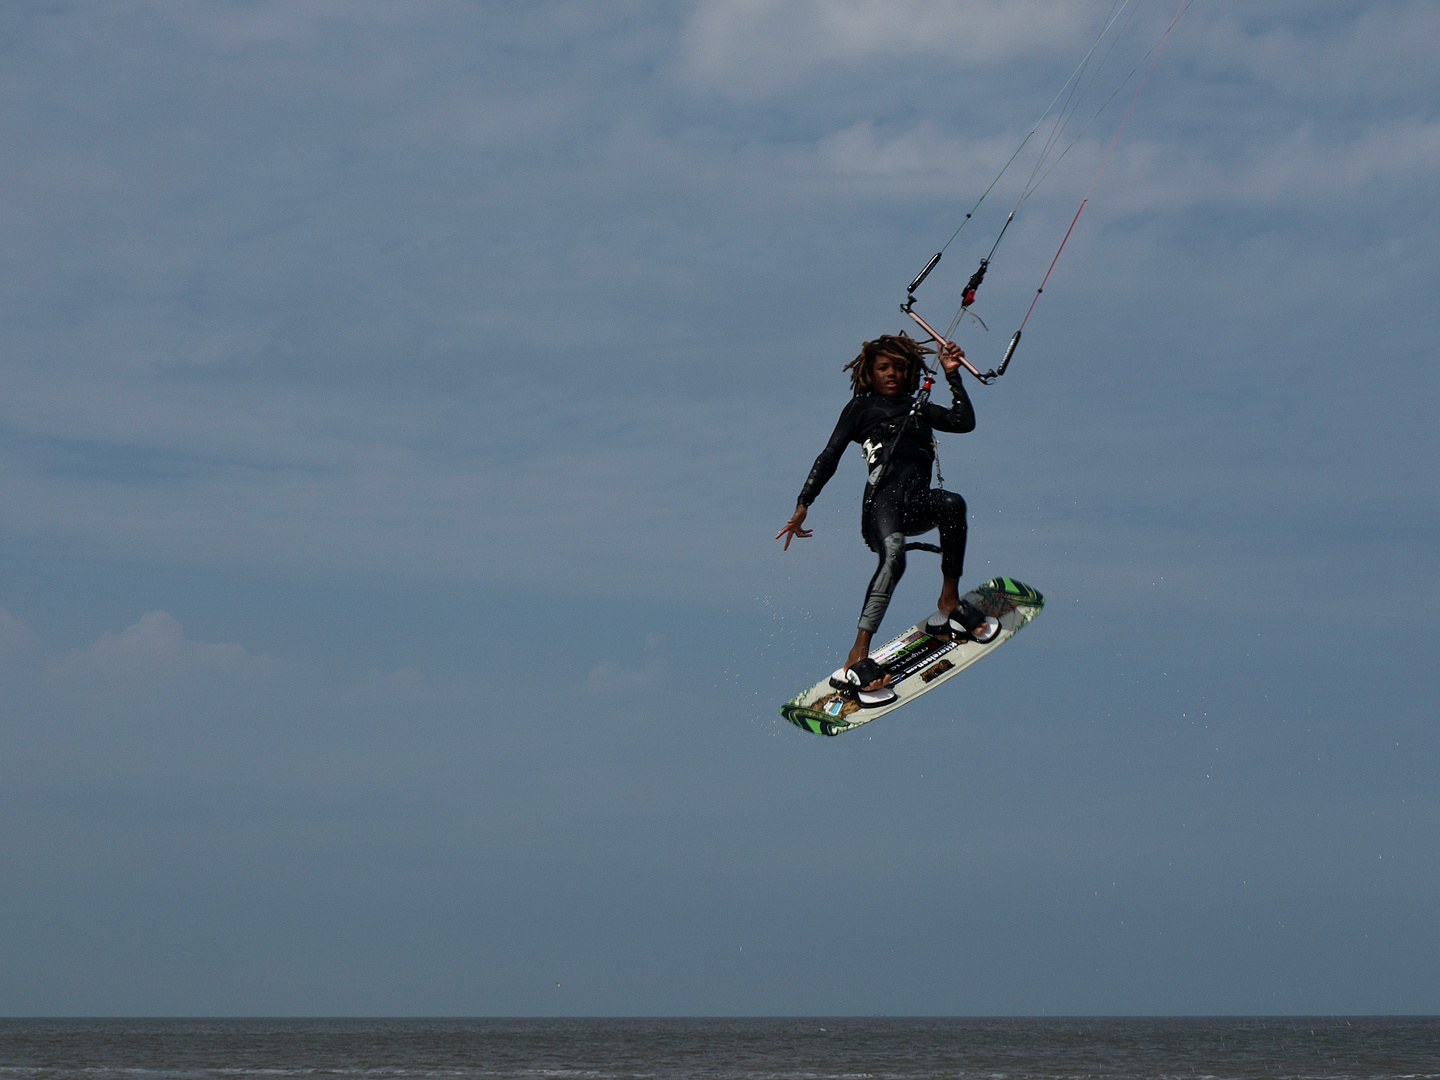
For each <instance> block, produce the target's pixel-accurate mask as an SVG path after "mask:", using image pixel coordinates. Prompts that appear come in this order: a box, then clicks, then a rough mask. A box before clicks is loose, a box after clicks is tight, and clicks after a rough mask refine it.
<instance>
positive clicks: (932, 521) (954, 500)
mask: <svg viewBox="0 0 1440 1080" xmlns="http://www.w3.org/2000/svg"><path fill="white" fill-rule="evenodd" d="M937 527H938V528H939V530H940V552H941V554H940V572H941V573H942V574H944V575H945V576H946V577H947V578H949V577H953V578H958V577H959V576H960V575H961V574H963V573H964V572H965V540H966V536H967V534H968V532H969V529H968V527H967V525H966V523H965V500H964V499H963V498H961V497H960V496H959V495H957V494H956V493H955V492H953V491H944V490H938V491H937V490H936V489H935V488H925V489H922V490H920V491H916V492H913V493H912V494H911V496H910V498H909V499H908V500H907V501H906V507H905V532H906V534H907V535H909V536H916V535H918V534H920V533H922V532H927V531H928V530H930V529H934V528H937Z"/></svg>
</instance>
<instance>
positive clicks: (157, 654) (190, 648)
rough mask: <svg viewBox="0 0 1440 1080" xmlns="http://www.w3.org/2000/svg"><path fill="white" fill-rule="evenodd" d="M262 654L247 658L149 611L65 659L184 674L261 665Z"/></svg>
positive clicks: (104, 670)
mask: <svg viewBox="0 0 1440 1080" xmlns="http://www.w3.org/2000/svg"><path fill="white" fill-rule="evenodd" d="M267 662H268V658H267V657H252V656H251V655H250V654H249V653H248V652H246V650H245V648H244V646H242V645H237V644H234V643H233V642H232V643H224V644H211V643H210V642H206V641H196V640H194V639H193V638H187V637H186V636H185V628H184V627H183V626H181V625H180V622H179V621H178V620H177V619H176V618H175V617H174V616H173V615H171V614H169V613H168V612H165V611H149V612H146V613H145V614H144V615H142V616H141V617H140V619H139V621H137V622H135V623H133V624H132V625H130V626H127V627H126V628H125V629H124V630H122V631H120V633H118V634H116V633H113V632H110V631H107V632H106V633H104V634H102V635H101V637H100V639H99V640H98V641H96V642H95V643H94V644H93V645H91V646H90V647H89V648H88V649H85V650H83V651H82V652H79V653H75V654H72V655H71V656H70V657H69V658H68V659H67V662H66V664H65V666H66V667H67V668H69V669H70V670H89V671H91V672H94V673H98V674H101V675H104V676H110V677H120V678H134V677H149V676H154V675H171V676H174V675H183V674H190V673H220V674H236V673H240V672H244V671H247V670H253V669H254V668H255V667H256V666H257V665H258V666H264V665H265V664H266V663H267Z"/></svg>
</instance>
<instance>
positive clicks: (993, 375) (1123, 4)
mask: <svg viewBox="0 0 1440 1080" xmlns="http://www.w3.org/2000/svg"><path fill="white" fill-rule="evenodd" d="M1193 2H1194V0H1180V6H1179V7H1178V8H1177V9H1176V10H1175V15H1174V17H1172V18H1171V20H1170V22H1169V24H1168V25H1167V26H1166V27H1165V31H1164V33H1162V34H1161V35H1160V37H1159V39H1158V40H1157V41H1156V42H1155V44H1153V45H1151V46H1150V48H1149V49H1147V50H1146V51H1145V53H1144V55H1142V56H1141V57H1140V60H1139V62H1138V63H1137V64H1136V65H1135V66H1134V67H1133V68H1132V69H1131V70H1130V72H1129V74H1127V75H1126V76H1125V78H1124V79H1122V80H1121V81H1120V84H1119V85H1118V86H1117V87H1116V88H1115V90H1114V91H1113V92H1112V93H1111V94H1110V96H1109V97H1107V98H1106V99H1105V101H1104V103H1103V104H1101V106H1100V108H1099V109H1098V110H1096V112H1095V114H1094V116H1092V117H1091V118H1090V119H1089V120H1088V121H1087V122H1086V124H1085V126H1084V127H1083V128H1081V129H1080V131H1079V132H1078V133H1077V134H1076V135H1075V136H1074V137H1073V138H1072V139H1071V140H1070V142H1069V143H1068V144H1067V145H1066V147H1065V149H1064V150H1062V151H1060V153H1059V155H1058V156H1056V157H1055V159H1054V160H1053V161H1051V162H1050V164H1049V167H1048V168H1046V169H1045V170H1044V172H1043V173H1042V172H1041V167H1042V166H1043V165H1044V164H1045V163H1046V161H1047V160H1048V159H1049V156H1050V152H1051V151H1052V150H1053V149H1054V147H1055V144H1056V142H1057V141H1058V140H1059V137H1060V134H1061V132H1062V131H1063V130H1064V128H1065V126H1066V125H1067V124H1068V123H1069V121H1070V119H1071V118H1072V117H1073V115H1074V112H1075V111H1076V110H1078V108H1079V105H1080V103H1081V101H1083V100H1084V97H1085V94H1086V93H1087V92H1088V89H1089V87H1088V86H1087V87H1086V89H1085V90H1080V83H1081V81H1082V80H1083V75H1084V72H1085V69H1086V67H1087V66H1088V65H1089V63H1090V60H1091V57H1092V56H1093V55H1094V53H1095V50H1096V49H1097V48H1099V46H1100V43H1101V42H1102V41H1103V40H1104V39H1105V36H1106V35H1107V34H1108V33H1109V32H1110V29H1111V27H1113V26H1114V25H1115V22H1116V20H1118V19H1119V18H1120V15H1121V14H1122V13H1123V12H1124V11H1125V9H1126V8H1127V7H1129V6H1130V4H1131V0H1120V2H1119V3H1118V6H1116V7H1114V8H1112V11H1111V14H1110V16H1109V18H1108V19H1107V20H1106V22H1105V25H1104V26H1103V27H1102V28H1101V30H1100V33H1099V35H1098V36H1097V37H1096V38H1095V41H1094V43H1092V44H1091V46H1090V48H1089V49H1088V50H1087V51H1086V53H1085V55H1084V57H1082V58H1081V60H1080V63H1079V64H1078V65H1076V67H1075V70H1074V71H1072V72H1071V73H1070V76H1069V78H1067V79H1066V80H1065V82H1064V84H1063V85H1062V86H1061V87H1060V90H1059V92H1057V93H1056V95H1055V97H1054V98H1053V99H1051V101H1050V104H1049V105H1047V106H1046V107H1045V111H1044V112H1043V113H1041V114H1040V118H1039V119H1038V120H1036V121H1035V123H1034V124H1033V125H1031V127H1030V130H1029V131H1028V132H1027V133H1026V134H1025V137H1024V138H1023V139H1021V140H1020V145H1019V146H1017V147H1016V148H1015V152H1014V153H1012V154H1011V155H1010V157H1009V158H1008V159H1007V160H1006V162H1005V164H1004V165H1002V166H1001V167H1000V171H999V172H998V173H996V174H995V178H994V179H993V180H991V181H990V183H989V185H988V186H987V187H986V188H985V190H984V191H982V192H981V193H980V197H979V198H978V199H976V200H975V205H974V206H972V207H971V208H970V210H969V212H968V213H966V215H965V217H964V218H963V219H961V222H960V224H959V226H957V227H956V229H955V231H954V232H953V233H951V234H950V238H949V239H948V240H946V241H945V243H944V244H943V245H942V246H941V248H940V250H939V251H937V252H936V253H935V254H934V255H932V256H931V257H930V261H929V262H927V263H926V264H925V266H924V268H923V269H922V270H921V271H920V273H918V274H916V275H915V277H914V279H913V280H912V281H911V282H910V285H909V286H908V287H907V288H906V290H905V302H904V303H903V304H901V305H900V310H901V311H902V312H904V313H905V314H906V315H908V316H909V317H910V318H911V319H913V320H914V321H915V323H916V324H917V325H919V327H920V328H921V329H922V330H924V331H925V332H926V333H927V334H929V335H930V338H931V340H933V341H934V342H935V343H936V344H937V346H943V345H946V344H949V338H950V336H951V335H952V334H953V333H954V332H955V327H956V326H957V325H958V324H959V322H960V320H961V318H963V317H964V315H965V314H966V313H967V312H969V308H970V305H971V304H972V303H973V302H974V300H975V294H976V291H977V290H978V289H979V288H980V285H981V283H982V282H983V281H984V280H985V271H986V270H987V269H988V268H989V266H990V260H991V259H992V258H994V256H995V252H996V250H997V249H998V248H999V247H1000V241H1001V240H1002V239H1004V237H1005V232H1006V230H1007V229H1009V228H1010V223H1011V222H1012V221H1014V220H1015V214H1016V211H1018V210H1019V209H1020V206H1021V204H1022V203H1024V202H1025V200H1026V199H1028V198H1029V197H1030V196H1031V195H1032V194H1034V192H1035V189H1036V188H1037V187H1039V186H1040V184H1041V183H1043V182H1044V180H1045V178H1046V177H1048V176H1049V175H1050V173H1051V172H1052V171H1053V170H1054V168H1055V166H1056V165H1058V164H1059V163H1060V159H1061V158H1063V157H1064V156H1065V155H1066V154H1067V153H1069V152H1070V149H1071V147H1073V146H1074V145H1075V144H1076V143H1077V142H1078V141H1079V140H1080V139H1081V137H1083V136H1084V134H1085V132H1086V131H1088V130H1089V129H1090V126H1091V125H1092V124H1093V123H1094V122H1095V120H1096V119H1098V118H1099V116H1100V114H1101V113H1103V112H1104V111H1105V109H1106V108H1107V107H1108V106H1109V105H1110V103H1111V102H1112V101H1113V100H1114V99H1115V97H1116V96H1117V95H1118V94H1119V93H1120V91H1121V90H1122V89H1124V87H1125V84H1126V83H1128V82H1129V81H1130V80H1131V79H1132V78H1133V77H1134V75H1135V73H1136V72H1137V71H1139V70H1140V67H1141V66H1142V65H1144V63H1145V60H1146V59H1147V58H1148V59H1149V60H1150V64H1149V66H1148V67H1146V68H1145V74H1144V76H1143V77H1142V78H1141V79H1140V84H1139V85H1138V86H1137V87H1136V88H1135V93H1134V95H1133V96H1132V97H1131V99H1130V105H1129V107H1127V108H1126V110H1125V115H1124V116H1123V117H1122V118H1121V120H1120V124H1119V126H1118V127H1116V129H1115V134H1114V135H1113V136H1111V139H1110V143H1109V145H1108V146H1107V147H1106V149H1105V154H1104V156H1103V157H1102V158H1101V159H1100V165H1099V167H1098V168H1097V169H1096V170H1095V175H1094V176H1093V177H1092V178H1091V180H1090V186H1089V188H1088V189H1087V190H1086V192H1085V197H1084V198H1083V199H1081V200H1080V207H1079V209H1077V210H1076V211H1075V216H1074V217H1073V218H1071V219H1070V226H1069V228H1067V229H1066V230H1065V236H1064V237H1063V238H1062V239H1061V241H1060V246H1059V247H1058V248H1057V249H1056V250H1055V256H1054V258H1052V259H1051V260H1050V265H1049V266H1048V267H1047V268H1046V270H1045V276H1044V277H1043V278H1042V279H1041V281H1040V286H1039V288H1037V289H1036V290H1035V295H1034V296H1033V297H1032V298H1031V300H1030V306H1029V307H1028V308H1027V309H1026V310H1025V317H1024V318H1023V319H1021V320H1020V326H1019V328H1018V329H1017V330H1016V331H1015V334H1014V336H1013V337H1011V339H1010V344H1009V345H1008V346H1006V349H1005V355H1004V357H1003V358H1002V359H1001V361H1000V366H999V367H998V368H992V369H991V370H990V371H986V372H982V371H980V370H979V369H978V368H976V367H975V366H974V365H973V364H971V363H970V362H969V361H968V360H966V359H965V358H964V357H961V360H960V363H961V364H962V365H963V366H964V367H965V369H966V370H967V371H969V372H970V374H971V375H974V376H975V378H977V379H979V380H980V382H981V383H983V384H985V385H989V384H990V383H992V382H994V381H995V380H996V379H998V378H999V377H1000V376H1001V375H1004V374H1005V369H1006V368H1007V367H1009V366H1010V361H1011V359H1012V358H1013V357H1014V355H1015V347H1016V346H1017V345H1019V344H1020V335H1021V333H1022V332H1023V331H1024V329H1025V324H1026V323H1027V322H1029V321H1030V314H1031V312H1033V311H1034V310H1035V305H1036V303H1038V302H1039V300H1040V294H1041V293H1043V292H1044V291H1045V285H1046V283H1047V282H1049V280H1050V274H1051V272H1052V271H1053V270H1054V269H1055V264H1056V263H1057V262H1059V261H1060V253H1061V252H1062V251H1064V250H1065V245H1066V244H1067V243H1068V242H1069V240H1070V234H1071V233H1072V232H1074V231H1075V223H1076V222H1077V221H1079V220H1080V215H1081V213H1083V212H1084V210H1085V204H1086V203H1088V202H1089V201H1090V196H1091V194H1092V193H1093V192H1094V191H1095V185H1096V183H1098V182H1099V180H1100V174H1101V173H1102V172H1104V171H1105V165H1106V163H1107V162H1108V161H1109V160H1110V154H1111V152H1112V151H1113V150H1114V149H1115V145H1116V143H1118V142H1119V141H1120V134H1121V132H1123V131H1124V130H1125V124H1126V122H1127V121H1128V120H1129V119H1130V114H1131V113H1132V112H1133V111H1134V109H1135V103H1136V102H1137V101H1139V99H1140V91H1142V90H1143V89H1145V84H1146V83H1147V82H1148V81H1149V79H1150V73H1151V72H1152V71H1154V69H1155V64H1156V62H1157V61H1158V60H1159V59H1160V53H1161V51H1162V50H1163V49H1164V48H1165V42H1166V40H1167V39H1168V38H1169V37H1170V31H1171V30H1173V29H1174V28H1175V24H1176V23H1178V22H1179V21H1180V17H1181V16H1182V15H1184V14H1185V11H1186V9H1187V8H1189V6H1190V5H1191V4H1192V3H1193ZM1138 8H1139V3H1138V2H1137V3H1136V5H1135V8H1134V9H1132V10H1131V14H1130V18H1129V19H1127V20H1126V22H1125V26H1123V27H1122V28H1121V30H1120V32H1119V33H1117V34H1116V35H1115V37H1114V38H1112V39H1111V42H1110V46H1109V48H1108V49H1107V50H1106V52H1105V55H1104V57H1102V59H1101V61H1100V64H1099V65H1097V67H1096V71H1095V74H1094V75H1092V76H1091V82H1090V85H1092V86H1093V84H1094V82H1095V80H1096V79H1097V78H1098V75H1099V71H1100V69H1101V68H1103V67H1104V65H1105V62H1106V60H1108V59H1109V56H1110V53H1111V52H1113V50H1114V48H1115V43H1116V41H1118V39H1119V37H1120V35H1121V34H1123V33H1124V30H1125V29H1126V28H1128V26H1129V25H1130V23H1131V22H1133V21H1134V18H1135V12H1136V11H1137V10H1138ZM1067 89H1068V90H1069V91H1070V94H1069V97H1067V98H1066V101H1065V104H1064V105H1063V106H1062V107H1061V110H1060V113H1059V114H1058V115H1057V116H1056V119H1055V125H1054V127H1053V129H1052V130H1051V133H1050V135H1049V136H1048V137H1047V140H1046V143H1045V147H1044V149H1043V150H1042V151H1041V153H1040V156H1039V158H1038V159H1037V161H1036V163H1035V166H1034V168H1033V169H1032V170H1031V172H1030V177H1029V178H1028V179H1027V180H1026V182H1025V186H1024V188H1023V189H1022V190H1021V193H1020V197H1019V198H1018V199H1017V200H1016V201H1015V206H1014V208H1013V209H1012V210H1011V211H1010V214H1009V216H1007V217H1006V219H1005V223H1004V225H1002V226H1001V228H1000V234H999V235H998V236H997V237H996V238H995V243H994V244H992V245H991V247H990V251H989V253H988V254H987V255H986V256H985V257H984V258H983V259H981V260H980V266H979V269H977V270H976V271H975V273H973V274H972V275H970V280H969V281H968V282H966V284H965V288H964V289H963V290H962V291H961V299H960V309H959V310H958V311H957V312H956V313H955V318H954V319H953V320H952V321H951V323H950V326H949V327H948V328H947V330H946V332H945V334H943V335H942V334H940V333H938V332H937V331H936V330H935V329H934V328H933V327H932V326H931V325H930V324H929V323H927V322H926V321H925V320H924V319H923V318H921V316H920V314H919V313H918V312H917V311H916V310H915V290H916V289H918V288H919V287H920V285H921V283H922V282H924V280H925V279H926V278H927V277H929V276H930V271H932V270H934V269H935V267H936V265H937V264H938V263H939V262H940V258H941V256H943V255H944V254H945V251H946V249H947V248H949V247H950V245H951V243H953V242H954V240H955V238H956V237H957V236H959V235H960V231H961V230H962V229H964V228H965V226H966V224H967V223H968V222H969V221H970V219H971V217H973V216H974V214H975V211H976V210H978V209H979V208H980V204H981V203H982V202H984V201H985V197H986V196H987V195H989V194H990V192H991V191H992V190H994V188H995V185H996V184H998V183H999V182H1000V178H1001V177H1002V176H1004V175H1005V172H1006V170H1008V169H1009V168H1010V166H1011V165H1012V164H1013V163H1014V161H1015V159H1016V158H1017V157H1018V156H1019V155H1020V151H1021V150H1023V149H1024V148H1025V144H1026V143H1028V142H1029V141H1030V137H1031V136H1032V135H1034V134H1035V132H1036V131H1037V130H1039V128H1040V125H1041V124H1043V123H1044V122H1045V118H1046V117H1047V116H1049V115H1050V111H1051V110H1052V109H1054V108H1055V104H1056V102H1058V101H1059V100H1060V98H1061V96H1062V95H1064V94H1065V92H1066V90H1067ZM1077 90H1079V91H1080V94H1079V99H1078V100H1077V98H1076V91H1077ZM1037 177H1038V178H1037ZM970 314H971V317H972V318H976V319H977V320H978V316H975V315H974V314H973V313H970ZM981 325H982V326H983V325H984V324H983V323H982V324H981Z"/></svg>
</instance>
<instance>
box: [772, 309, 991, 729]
mask: <svg viewBox="0 0 1440 1080" xmlns="http://www.w3.org/2000/svg"><path fill="white" fill-rule="evenodd" d="M933 352H934V350H933V349H931V348H929V347H927V346H924V345H921V344H920V343H919V342H917V341H915V340H914V339H912V338H911V337H910V336H909V335H907V334H904V333H901V334H898V335H896V334H885V335H882V336H881V337H878V338H876V339H875V340H874V341H867V342H865V343H864V345H863V346H862V347H861V349H860V355H859V356H857V357H856V358H855V359H854V360H852V361H850V363H848V364H846V365H845V368H844V370H846V371H848V372H850V387H851V390H852V392H853V396H852V397H851V398H850V401H849V402H848V403H847V404H846V405H845V408H844V409H843V410H841V413H840V419H839V421H838V422H837V423H836V425H835V430H834V432H833V433H832V434H831V436H830V441H829V442H828V443H826V445H825V449H824V450H822V451H821V452H820V456H819V457H817V458H816V459H815V465H814V467H813V468H811V470H810V475H809V477H808V478H807V479H806V481H805V486H804V487H803V488H802V489H801V491H800V497H799V499H798V500H797V501H796V505H795V513H794V514H793V515H792V516H791V518H790V520H789V521H787V522H786V523H785V527H784V528H782V529H781V530H780V531H779V532H778V533H776V534H775V539H777V540H779V539H780V538H781V537H782V536H783V537H784V538H785V549H786V550H788V549H789V547H790V541H791V540H792V539H803V538H805V537H808V536H810V535H811V532H812V531H811V530H810V529H807V528H805V527H804V525H805V516H806V513H807V512H808V510H809V507H810V504H811V503H813V502H814V501H815V499H816V497H817V496H819V494H820V490H821V488H823V487H824V486H825V483H826V481H828V480H829V479H830V478H831V477H832V476H834V475H835V468H836V466H837V465H838V464H839V461H840V456H841V455H842V454H843V453H844V452H845V447H846V446H847V445H848V444H850V443H852V442H853V443H859V444H860V446H861V448H862V450H863V452H864V454H865V462H866V468H867V469H868V471H869V472H868V477H867V480H866V484H865V498H864V503H863V508H862V512H861V523H860V531H861V535H862V536H863V537H864V539H865V543H866V545H867V546H868V547H869V548H870V550H872V551H874V552H875V553H876V554H877V555H878V556H879V559H880V562H879V565H878V566H877V567H876V569H875V573H874V575H873V576H872V577H871V578H870V584H869V586H868V588H867V589H866V592H865V603H864V607H863V608H862V610H861V613H860V622H859V628H858V630H857V631H856V634H855V644H854V645H853V646H851V648H850V655H849V656H848V657H847V658H846V660H845V664H844V666H843V667H842V668H841V669H840V670H839V671H837V672H836V673H835V674H834V676H832V678H831V683H832V685H834V686H835V687H836V688H837V689H842V690H844V691H845V692H847V693H849V694H853V695H855V696H856V697H857V699H858V700H859V702H860V704H862V705H866V706H871V707H873V706H877V705H885V704H888V703H889V702H891V701H893V700H894V699H895V692H894V691H893V690H891V689H890V688H889V683H890V676H889V675H888V674H886V673H885V672H883V671H882V670H881V668H880V665H879V664H877V663H876V662H875V661H873V660H871V659H870V641H871V638H872V637H873V636H874V634H875V631H876V630H878V629H879V627H880V620H881V619H883V618H884V617H885V609H886V608H887V607H888V606H889V604H890V596H891V594H892V593H893V592H894V590H895V586H896V584H897V583H898V582H899V581H900V576H901V575H902V574H903V573H904V572H905V537H906V536H915V535H918V534H920V533H923V532H928V531H929V530H930V529H934V528H938V529H939V530H940V551H941V556H940V572H941V575H942V577H943V579H944V582H943V584H942V586H941V588H940V599H939V601H938V602H937V610H936V612H935V614H934V615H931V616H930V618H929V619H928V620H927V622H926V629H927V630H928V631H929V632H931V633H934V634H936V635H937V636H938V635H943V634H946V633H959V634H965V635H968V636H969V637H971V638H973V639H974V640H976V641H979V642H982V643H983V642H988V641H993V640H994V638H995V636H996V635H997V634H998V633H999V632H1000V623H999V621H998V620H997V619H995V618H994V617H993V616H988V615H985V614H984V613H983V612H981V611H980V610H978V609H977V608H975V607H974V606H972V605H970V604H968V603H966V602H965V601H963V600H961V599H960V575H961V573H962V572H963V570H964V564H965V533H966V524H965V500H964V499H962V498H961V497H960V496H959V495H957V494H956V493H955V492H953V491H946V490H944V489H943V488H940V489H937V488H932V487H931V486H930V471H931V468H932V467H933V465H934V463H935V440H934V434H933V432H935V431H947V432H955V433H957V434H963V433H965V432H969V431H973V430H975V410H974V408H973V407H972V406H971V404H970V397H969V395H968V394H966V392H965V384H964V383H963V382H961V376H960V360H961V358H963V357H964V355H965V353H964V351H963V350H962V349H961V348H960V347H959V346H958V345H954V344H951V343H949V342H946V343H945V344H943V345H942V346H941V348H940V352H939V354H938V359H939V361H940V366H941V368H942V369H943V370H944V372H945V381H946V382H948V383H949V384H950V391H951V394H952V395H953V397H952V401H951V405H950V408H949V409H948V410H947V409H942V408H941V407H940V406H938V405H933V404H930V403H929V402H928V401H927V402H925V403H924V404H923V406H922V407H921V408H919V409H918V410H917V409H915V408H914V405H915V399H914V396H913V395H914V394H915V392H916V391H917V389H919V386H920V378H921V374H922V373H923V372H924V371H925V370H926V368H925V356H926V354H929V353H933Z"/></svg>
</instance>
